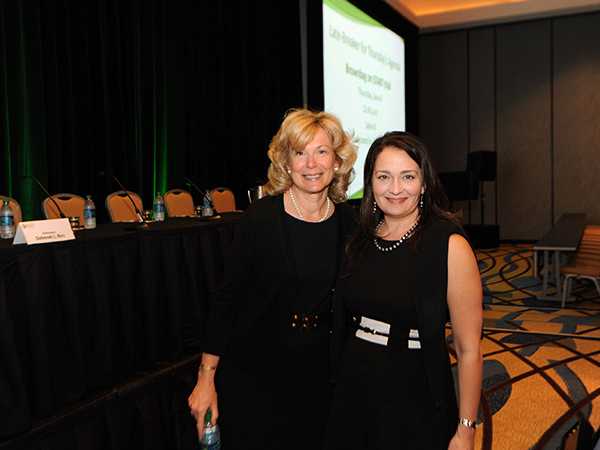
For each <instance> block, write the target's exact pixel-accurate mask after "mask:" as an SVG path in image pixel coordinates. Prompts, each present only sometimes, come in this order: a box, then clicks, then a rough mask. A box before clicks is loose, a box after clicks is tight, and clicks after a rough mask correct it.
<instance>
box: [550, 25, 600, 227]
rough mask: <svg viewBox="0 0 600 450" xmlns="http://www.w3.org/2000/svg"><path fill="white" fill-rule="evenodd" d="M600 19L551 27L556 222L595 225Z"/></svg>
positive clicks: (598, 214) (599, 175) (599, 210)
mask: <svg viewBox="0 0 600 450" xmlns="http://www.w3.org/2000/svg"><path fill="white" fill-rule="evenodd" d="M599 23H600V14H587V15H581V16H574V17H569V18H562V19H560V20H556V21H555V23H554V200H555V208H554V213H555V219H557V218H558V217H559V216H560V215H561V214H563V213H565V212H585V213H587V214H588V219H589V220H590V222H591V223H600V202H599V201H598V193H599V192H600V189H599V181H598V180H599V179H600V93H599V92H600V89H599V88H600V46H599V45H598V43H599V42H600V26H599Z"/></svg>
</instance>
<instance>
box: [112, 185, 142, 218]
mask: <svg viewBox="0 0 600 450" xmlns="http://www.w3.org/2000/svg"><path fill="white" fill-rule="evenodd" d="M127 193H128V194H129V197H131V199H133V201H134V202H135V205H136V206H137V208H138V210H139V211H141V212H143V211H144V204H143V203H142V198H141V197H140V196H139V195H138V194H136V193H135V192H131V191H116V192H113V193H112V194H108V195H107V196H106V201H105V204H106V209H107V210H108V215H109V216H110V221H111V222H138V221H139V218H138V215H137V213H136V211H135V208H134V206H133V204H132V203H131V200H130V199H129V197H128V196H127Z"/></svg>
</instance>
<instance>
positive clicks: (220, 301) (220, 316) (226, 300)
mask: <svg viewBox="0 0 600 450" xmlns="http://www.w3.org/2000/svg"><path fill="white" fill-rule="evenodd" d="M253 230H254V227H253V218H252V214H251V213H248V212H246V213H244V216H243V217H242V219H241V220H240V223H239V225H238V226H237V227H236V229H235V232H234V237H233V240H232V243H231V245H230V246H229V248H228V250H227V251H226V254H225V267H224V277H223V282H222V284H221V285H220V286H219V287H218V288H217V290H216V292H214V293H212V294H211V298H210V301H209V311H208V314H207V321H206V324H205V327H204V330H205V332H204V345H203V351H204V352H205V353H210V354H213V355H218V356H222V355H223V354H224V353H225V352H226V349H227V346H228V345H229V340H230V338H231V334H232V332H233V324H234V321H235V317H236V312H237V309H238V308H237V307H236V306H237V302H240V301H244V299H245V298H244V295H245V293H244V290H243V287H244V286H248V285H249V280H250V279H251V277H252V274H251V271H252V264H251V263H250V261H252V260H253V255H252V253H253V250H252V243H253V242H254V233H253Z"/></svg>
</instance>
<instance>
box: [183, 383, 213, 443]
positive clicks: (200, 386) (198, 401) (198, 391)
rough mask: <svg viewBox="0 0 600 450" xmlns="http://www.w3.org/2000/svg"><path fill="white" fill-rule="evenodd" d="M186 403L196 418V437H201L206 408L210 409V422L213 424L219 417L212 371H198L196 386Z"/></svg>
mask: <svg viewBox="0 0 600 450" xmlns="http://www.w3.org/2000/svg"><path fill="white" fill-rule="evenodd" d="M188 405H189V407H190V411H191V413H192V416H194V418H195V419H196V428H197V429H198V439H201V438H202V433H204V417H205V416H206V411H207V410H208V409H210V410H211V423H212V424H213V425H214V424H216V423H217V419H218V418H219V408H218V405H217V390H216V389H215V380H214V372H211V373H207V372H200V374H199V375H198V381H197V382H196V386H195V387H194V390H193V391H192V393H191V394H190V396H189V397H188Z"/></svg>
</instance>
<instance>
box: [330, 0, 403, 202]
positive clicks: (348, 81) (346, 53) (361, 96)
mask: <svg viewBox="0 0 600 450" xmlns="http://www.w3.org/2000/svg"><path fill="white" fill-rule="evenodd" d="M404 55H405V48H404V40H403V39H402V38H401V37H400V36H398V35H397V34H396V33H394V32H393V31H391V30H389V29H388V28H386V27H384V26H383V25H382V24H380V23H379V22H377V21H376V20H374V19H373V18H371V17H370V16H368V15H367V14H365V13H364V12H362V11H361V10H360V9H358V8H357V7H355V6H354V5H353V4H351V3H349V2H347V1H345V0H323V72H324V73H323V80H324V101H325V110H326V111H328V112H330V113H332V114H335V115H336V116H337V117H339V119H340V120H341V121H342V125H343V126H344V128H345V129H346V131H348V132H350V133H352V134H353V135H354V139H355V140H356V143H357V145H358V147H359V150H358V160H357V163H356V165H355V166H354V170H355V172H356V176H355V178H354V181H353V182H352V184H351V185H350V188H349V189H348V197H349V198H354V199H356V198H361V197H362V188H363V167H364V161H365V157H366V155H367V151H368V150H369V146H370V145H371V143H372V142H373V140H375V138H377V137H379V136H381V135H382V134H383V133H385V132H386V131H394V130H396V131H398V130H399V131H404V130H405V129H406V101H405V99H406V97H405V67H404Z"/></svg>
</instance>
